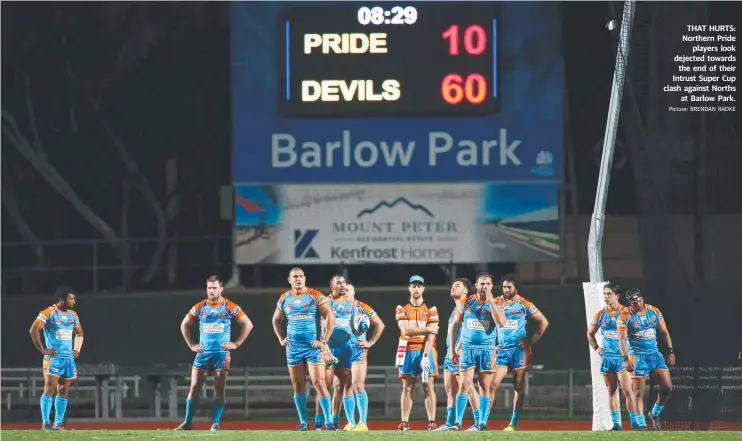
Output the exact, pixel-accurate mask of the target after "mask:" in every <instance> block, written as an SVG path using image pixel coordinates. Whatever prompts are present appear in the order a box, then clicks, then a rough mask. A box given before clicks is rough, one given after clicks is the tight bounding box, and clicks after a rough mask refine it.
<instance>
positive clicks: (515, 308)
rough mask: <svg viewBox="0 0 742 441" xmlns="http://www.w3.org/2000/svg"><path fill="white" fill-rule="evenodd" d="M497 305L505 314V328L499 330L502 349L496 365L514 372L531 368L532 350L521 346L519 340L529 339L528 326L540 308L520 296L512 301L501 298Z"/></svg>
mask: <svg viewBox="0 0 742 441" xmlns="http://www.w3.org/2000/svg"><path fill="white" fill-rule="evenodd" d="M496 304H497V306H498V307H499V308H502V310H503V312H504V313H505V326H504V327H498V328H497V342H498V343H499V344H500V346H501V349H500V352H498V353H497V361H496V365H497V366H498V367H507V368H508V369H511V370H513V371H519V370H522V369H528V368H529V367H530V366H531V349H530V348H529V347H525V346H521V345H520V344H519V343H518V340H519V339H521V338H526V337H528V333H527V331H526V325H527V324H528V320H530V319H531V318H532V317H533V316H534V315H535V314H536V313H537V312H539V311H538V308H536V305H534V304H533V303H531V302H529V301H528V300H526V299H524V298H523V297H521V296H520V295H518V294H516V295H515V296H514V297H513V298H512V299H510V300H506V299H505V297H504V296H500V297H498V298H497V299H496Z"/></svg>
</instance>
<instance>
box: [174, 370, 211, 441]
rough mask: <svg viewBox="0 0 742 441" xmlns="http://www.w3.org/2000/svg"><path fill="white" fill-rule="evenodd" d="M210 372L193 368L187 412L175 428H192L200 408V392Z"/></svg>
mask: <svg viewBox="0 0 742 441" xmlns="http://www.w3.org/2000/svg"><path fill="white" fill-rule="evenodd" d="M207 374H208V372H206V371H203V370H201V369H195V368H194V369H191V386H190V388H189V390H188V397H187V399H186V414H185V419H184V420H183V422H182V423H181V424H180V425H179V426H178V427H177V428H176V429H175V430H191V422H192V421H193V417H194V416H195V415H196V409H197V408H198V394H199V393H201V388H202V387H203V385H204V382H205V381H206V375H207Z"/></svg>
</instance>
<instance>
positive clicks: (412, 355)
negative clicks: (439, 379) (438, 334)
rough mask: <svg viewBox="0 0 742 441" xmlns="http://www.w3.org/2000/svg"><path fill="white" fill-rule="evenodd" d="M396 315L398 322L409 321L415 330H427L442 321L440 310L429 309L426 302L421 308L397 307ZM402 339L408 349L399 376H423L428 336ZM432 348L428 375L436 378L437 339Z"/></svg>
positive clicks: (429, 356) (409, 305) (411, 306)
mask: <svg viewBox="0 0 742 441" xmlns="http://www.w3.org/2000/svg"><path fill="white" fill-rule="evenodd" d="M395 315H396V319H397V322H399V321H402V320H407V321H408V324H409V326H410V327H413V328H425V327H427V326H428V324H432V323H438V322H439V321H440V319H439V317H438V308H436V307H435V306H431V307H428V305H427V304H426V303H424V302H423V303H422V304H421V305H420V306H414V305H412V304H411V303H408V304H406V305H404V306H400V305H397V308H396V311H395ZM400 338H401V339H402V340H406V341H407V348H406V352H405V355H404V360H403V362H402V366H400V367H399V376H400V377H418V376H420V375H421V374H422V357H423V348H424V347H425V338H426V335H416V336H413V337H404V336H400ZM432 348H433V350H432V351H430V353H428V361H429V362H430V368H429V369H428V374H429V375H430V376H431V377H434V376H437V375H438V365H437V361H438V354H437V352H436V350H435V339H434V340H433V345H432Z"/></svg>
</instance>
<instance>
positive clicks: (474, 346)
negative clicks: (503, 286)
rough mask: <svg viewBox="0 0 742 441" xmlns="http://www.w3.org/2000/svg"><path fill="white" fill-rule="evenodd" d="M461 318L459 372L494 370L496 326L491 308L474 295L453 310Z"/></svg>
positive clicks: (487, 303)
mask: <svg viewBox="0 0 742 441" xmlns="http://www.w3.org/2000/svg"><path fill="white" fill-rule="evenodd" d="M454 312H455V314H456V316H457V317H460V318H461V321H462V325H461V336H462V337H461V358H460V359H459V371H468V370H470V369H477V370H478V371H479V372H492V371H493V370H494V366H493V364H494V361H495V356H496V355H495V346H496V345H497V325H496V324H495V319H494V318H493V317H492V306H491V305H490V304H489V302H487V301H486V300H483V301H480V300H479V299H477V297H476V296H475V295H471V296H469V297H467V298H466V300H464V304H463V305H459V306H456V309H455V310H454Z"/></svg>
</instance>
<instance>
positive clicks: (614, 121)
mask: <svg viewBox="0 0 742 441" xmlns="http://www.w3.org/2000/svg"><path fill="white" fill-rule="evenodd" d="M634 7H635V0H626V1H625V2H624V8H623V16H622V18H621V29H620V32H619V38H618V48H617V51H616V67H615V70H614V73H613V86H612V88H611V98H610V103H609V105H608V118H607V121H606V127H605V136H604V138H603V153H602V155H601V160H600V174H599V176H598V187H597V191H596V195H595V207H594V209H593V215H592V219H591V222H590V236H589V238H588V246H587V253H588V264H589V267H590V282H586V283H584V284H583V294H584V297H585V316H586V318H587V323H588V324H589V323H590V321H591V320H592V317H593V316H594V315H595V313H596V312H598V310H600V308H602V307H603V287H604V286H605V284H606V282H605V281H604V277H603V256H602V244H603V230H604V226H605V206H606V199H607V197H608V183H609V181H610V173H611V164H612V162H613V150H614V147H615V145H616V131H617V130H618V117H619V114H620V112H621V98H622V96H623V88H624V79H625V75H626V63H627V61H628V57H629V42H630V40H631V28H632V25H633V21H634ZM608 29H609V31H613V29H614V25H613V22H610V23H609V24H608ZM597 338H598V343H602V337H601V336H600V335H598V336H597ZM588 351H589V353H590V372H591V378H592V390H593V430H595V431H601V430H610V429H611V428H612V427H613V422H612V420H611V415H610V409H609V407H608V405H609V401H608V390H607V388H606V386H605V383H604V381H603V376H602V375H601V374H600V363H601V360H600V357H599V356H598V355H597V354H596V353H595V351H593V350H592V348H590V347H589V346H588Z"/></svg>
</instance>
